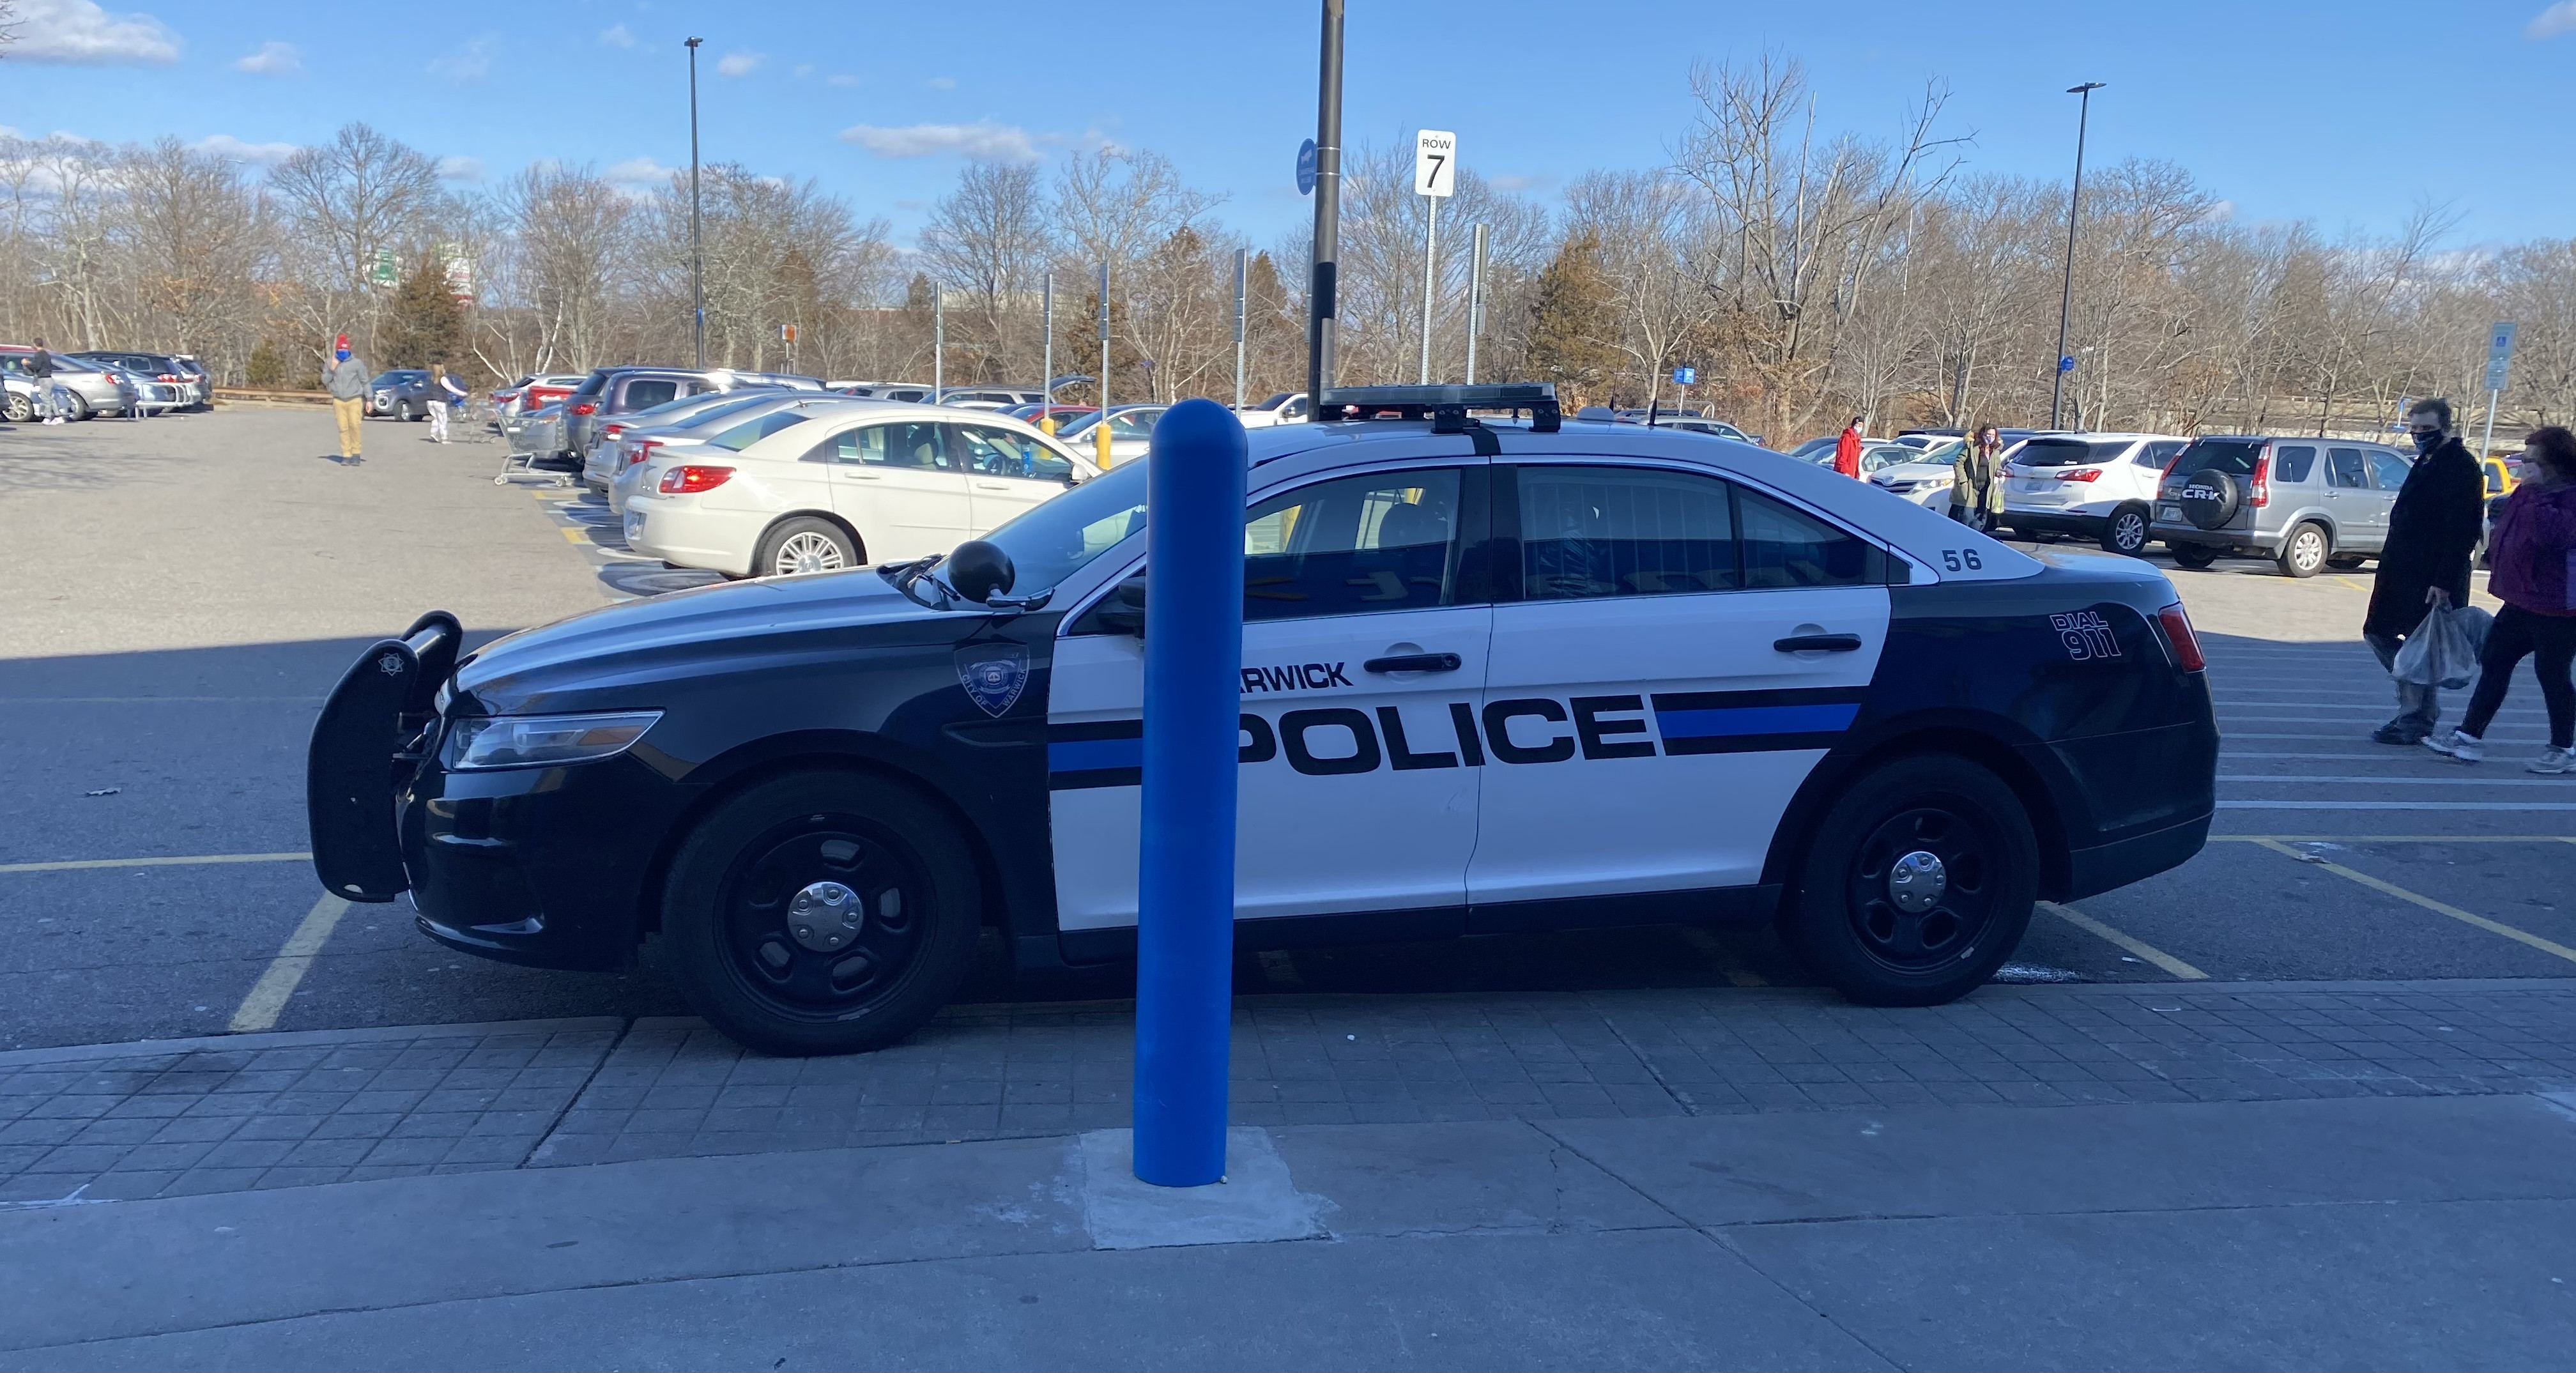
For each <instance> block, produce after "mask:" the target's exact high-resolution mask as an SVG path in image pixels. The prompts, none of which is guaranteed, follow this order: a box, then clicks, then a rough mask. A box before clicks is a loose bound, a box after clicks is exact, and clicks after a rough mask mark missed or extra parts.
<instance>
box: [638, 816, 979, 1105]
mask: <svg viewBox="0 0 2576 1373" xmlns="http://www.w3.org/2000/svg"><path fill="white" fill-rule="evenodd" d="M982 900H983V898H982V889H981V886H980V884H979V882H978V881H977V878H976V872H975V863H974V860H973V857H972V856H971V855H970V854H969V852H968V851H967V847H966V843H965V840H964V839H963V838H962V837H961V836H960V835H959V834H958V832H957V828H956V826H955V825H954V824H952V823H950V822H949V820H948V819H947V818H946V816H945V815H943V814H942V813H941V811H940V810H939V808H938V806H937V805H936V804H935V803H933V802H932V801H931V799H930V798H929V797H927V796H924V795H921V794H920V793H918V792H916V791H915V790H913V789H912V788H911V787H908V786H905V785H904V784H902V783H900V782H895V781H891V780H888V779H884V778H879V777H874V776H870V775H868V774H865V773H859V772H852V771H844V770H837V769H836V770H815V771H809V772H796V773H790V774H788V775H786V776H783V777H778V778H774V779H772V780H770V781H767V782H762V783H760V784H758V785H756V786H753V787H752V788H750V789H749V790H747V791H745V792H743V793H742V794H741V795H739V796H736V797H735V798H733V799H732V800H731V801H729V802H727V803H725V804H724V806H723V807H722V808H721V809H719V810H717V811H716V812H715V813H714V814H712V815H710V816H708V817H707V819H706V820H705V821H704V822H702V823H701V824H699V826H698V827H697V829H696V830H694V831H693V832H691V834H690V835H689V837H688V839H687V840H686V841H685V842H684V843H682V844H681V846H680V849H679V852H678V853H677V854H676V855H675V856H674V857H673V859H672V862H671V876H670V880H669V882H668V883H667V884H666V886H665V887H664V892H663V906H662V911H663V916H662V925H663V935H664V938H665V939H666V940H667V941H668V942H669V946H670V947H669V953H670V958H669V960H668V961H669V964H670V967H671V972H672V975H673V977H674V978H675V979H676V980H677V981H678V982H679V984H680V989H681V991H682V992H683V993H685V994H686V995H687V996H688V998H689V1004H690V1005H691V1006H693V1007H695V1008H696V1009H697V1011H698V1013H699V1014H700V1015H703V1016H705V1017H706V1018H707V1020H708V1021H709V1022H710V1023H711V1024H713V1025H714V1026H715V1027H716V1028H717V1029H720V1030H722V1031H724V1032H725V1033H726V1034H728V1035H731V1036H732V1037H733V1038H734V1039H736V1040H738V1041H740V1042H741V1043H743V1044H745V1045H748V1046H749V1047H751V1048H753V1049H757V1050H759V1051H761V1052H762V1053H769V1054H782V1055H807V1054H846V1053H858V1052H861V1051H863V1050H868V1049H878V1048H883V1047H885V1046H886V1045H888V1044H892V1043H894V1042H895V1041H897V1040H900V1039H902V1038H903V1037H904V1036H905V1035H908V1034H910V1033H912V1032H913V1031H914V1030H915V1029H918V1028H920V1026H921V1024H922V1023H923V1022H924V1021H927V1020H928V1019H930V1017H931V1016H932V1015H934V1014H936V1013H937V1012H938V1010H939V1008H940V1007H942V1006H944V1005H946V1004H947V1003H948V999H949V998H950V997H951V996H953V995H955V994H956V991H957V988H958V985H959V984H960V983H962V982H963V981H964V980H965V977H966V974H967V972H968V970H969V969H970V968H971V966H972V965H973V962H974V956H975V945H976V939H977V936H978V935H979V934H980V933H981V924H982V917H981V911H982Z"/></svg>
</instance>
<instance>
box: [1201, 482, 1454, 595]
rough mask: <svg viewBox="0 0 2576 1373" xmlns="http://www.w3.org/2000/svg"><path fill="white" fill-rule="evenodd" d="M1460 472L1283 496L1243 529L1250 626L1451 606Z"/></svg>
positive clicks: (1320, 487)
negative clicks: (1262, 621)
mask: <svg viewBox="0 0 2576 1373" xmlns="http://www.w3.org/2000/svg"><path fill="white" fill-rule="evenodd" d="M1457 529H1458V472H1457V469H1455V468H1438V469H1433V470H1429V471H1422V472H1381V473H1374V474H1371V475H1368V476H1363V477H1345V478H1343V479H1341V480H1339V481H1328V482H1321V483H1318V484H1316V485H1313V486H1308V487H1302V488H1300V489H1298V490H1296V491H1291V492H1289V493H1287V494H1286V495H1282V496H1274V497H1272V498H1271V499H1269V500H1266V501H1263V502H1262V503H1261V504H1259V505H1257V506H1255V507H1253V510H1252V514H1251V516H1250V517H1249V518H1247V519H1246V520H1245V521H1244V525H1243V618H1244V619H1246V620H1284V619H1297V618H1303V617H1306V616H1313V615H1351V614H1361V613H1366V612H1370V611H1379V610H1423V609H1427V608H1429V607H1432V606H1442V605H1448V604H1450V603H1451V602H1450V592H1451V589H1452V584H1453V581H1454V569H1455V568H1456V565H1457V560H1456V559H1455V558H1453V557H1452V556H1451V551H1452V549H1453V548H1454V547H1455V544H1456V539H1457Z"/></svg>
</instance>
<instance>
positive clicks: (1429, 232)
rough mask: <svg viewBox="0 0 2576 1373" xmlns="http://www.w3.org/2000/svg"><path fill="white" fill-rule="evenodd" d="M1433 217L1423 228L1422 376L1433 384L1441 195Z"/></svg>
mask: <svg viewBox="0 0 2576 1373" xmlns="http://www.w3.org/2000/svg"><path fill="white" fill-rule="evenodd" d="M1430 201H1431V218H1430V220H1429V222H1427V223H1426V224H1425V225H1424V226H1423V229H1422V376H1421V378H1420V382H1421V384H1422V385H1424V386H1429V385H1430V384H1431V280H1432V278H1433V277H1434V276H1435V275H1437V274H1438V272H1439V270H1440V265H1439V264H1440V197H1438V196H1436V195H1435V196H1432V197H1430Z"/></svg>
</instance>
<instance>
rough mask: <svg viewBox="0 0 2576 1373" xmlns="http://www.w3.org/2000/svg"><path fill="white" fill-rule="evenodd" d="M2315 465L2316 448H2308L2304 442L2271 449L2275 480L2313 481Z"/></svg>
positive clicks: (2346, 450) (2291, 481)
mask: <svg viewBox="0 0 2576 1373" xmlns="http://www.w3.org/2000/svg"><path fill="white" fill-rule="evenodd" d="M2337 451H2340V452H2350V451H2351V450H2350V449H2340V450H2337ZM2316 467H2317V450H2315V449H2313V448H2310V447H2308V446H2306V445H2305V444H2300V445H2297V446H2294V447H2286V448H2275V449H2273V450H2272V476H2273V477H2274V479H2276V480H2279V481H2284V482H2290V483H2294V484H2295V483H2299V482H2308V481H2314V480H2315V479H2316Z"/></svg>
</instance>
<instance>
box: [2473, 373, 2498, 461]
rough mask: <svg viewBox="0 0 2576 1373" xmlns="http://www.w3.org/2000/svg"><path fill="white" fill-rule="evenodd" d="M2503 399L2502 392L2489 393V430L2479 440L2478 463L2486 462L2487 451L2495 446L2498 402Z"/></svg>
mask: <svg viewBox="0 0 2576 1373" xmlns="http://www.w3.org/2000/svg"><path fill="white" fill-rule="evenodd" d="M2503 398H2504V393H2503V392H2502V391H2489V392H2487V430H2486V433H2485V434H2483V435H2481V436H2480V437H2479V439H2478V461H2480V462H2484V461H2486V457H2487V450H2488V449H2490V448H2492V447H2494V446H2495V412H2496V402H2497V401H2499V400H2502V399H2503Z"/></svg>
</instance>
